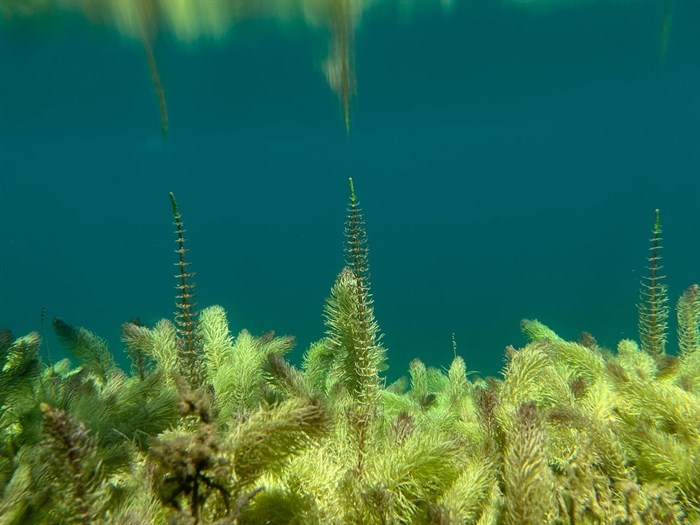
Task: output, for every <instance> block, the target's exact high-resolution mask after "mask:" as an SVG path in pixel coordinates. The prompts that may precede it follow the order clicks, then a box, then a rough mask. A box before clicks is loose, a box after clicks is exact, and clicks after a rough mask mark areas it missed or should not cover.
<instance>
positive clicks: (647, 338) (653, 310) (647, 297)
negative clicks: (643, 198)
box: [637, 209, 668, 356]
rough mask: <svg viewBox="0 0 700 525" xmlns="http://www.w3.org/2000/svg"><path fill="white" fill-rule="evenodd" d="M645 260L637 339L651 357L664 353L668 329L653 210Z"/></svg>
mask: <svg viewBox="0 0 700 525" xmlns="http://www.w3.org/2000/svg"><path fill="white" fill-rule="evenodd" d="M649 252H650V253H649V257H648V258H647V261H648V264H647V271H648V274H647V275H646V276H645V277H644V278H643V279H642V282H641V289H640V292H639V304H638V305H637V309H638V311H639V338H640V342H641V344H642V349H643V350H644V351H646V352H648V353H649V354H651V355H653V356H661V355H663V354H664V353H665V348H666V333H667V328H668V292H667V286H666V283H665V282H664V281H665V279H666V276H665V275H662V273H661V270H662V269H663V266H661V264H660V261H661V219H660V215H659V210H658V209H657V210H656V220H655V221H654V228H653V229H652V237H651V247H650V248H649Z"/></svg>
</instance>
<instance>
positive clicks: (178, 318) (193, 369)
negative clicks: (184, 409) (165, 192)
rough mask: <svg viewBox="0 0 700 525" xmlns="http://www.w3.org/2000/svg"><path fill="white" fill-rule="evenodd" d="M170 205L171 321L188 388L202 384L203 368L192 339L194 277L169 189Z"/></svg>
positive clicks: (195, 324) (183, 230) (194, 304)
mask: <svg viewBox="0 0 700 525" xmlns="http://www.w3.org/2000/svg"><path fill="white" fill-rule="evenodd" d="M170 204H171V205H172V208H173V220H174V224H175V236H176V238H175V242H176V244H177V248H176V249H175V253H177V256H178V261H177V262H176V263H175V266H177V268H178V272H177V275H176V276H175V277H176V279H177V284H176V285H175V288H176V289H177V292H178V293H177V295H176V297H175V324H176V326H177V334H178V360H179V362H180V372H181V373H182V375H183V376H184V377H185V379H186V381H187V383H188V385H189V386H190V388H192V389H196V388H199V387H200V386H202V384H203V382H204V379H203V370H202V366H201V362H200V361H201V359H200V357H199V355H198V352H197V344H196V343H197V342H196V340H195V328H196V326H197V311H196V310H195V306H196V303H195V302H194V298H195V292H194V283H192V282H191V279H192V278H193V277H194V272H190V271H188V269H187V267H188V266H189V264H190V263H189V262H188V261H187V260H186V258H185V254H186V253H187V251H188V250H187V248H185V238H184V233H185V229H184V227H183V224H182V217H181V215H180V210H179V208H178V207H177V202H176V201H175V195H173V193H172V192H170Z"/></svg>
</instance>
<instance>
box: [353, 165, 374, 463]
mask: <svg viewBox="0 0 700 525" xmlns="http://www.w3.org/2000/svg"><path fill="white" fill-rule="evenodd" d="M348 184H349V187H350V204H349V207H348V215H347V219H346V221H345V264H346V266H347V267H348V268H350V269H351V270H352V273H353V276H354V279H353V281H354V288H355V290H354V295H355V301H354V303H355V305H356V306H355V316H356V319H355V323H353V324H355V326H356V327H357V330H356V333H355V337H353V339H355V341H354V344H353V345H352V346H353V347H354V348H353V350H354V352H353V353H354V355H353V358H354V361H355V365H354V366H355V374H354V375H355V377H356V378H357V383H356V385H355V395H356V399H357V411H356V413H355V414H354V421H355V427H356V429H357V437H358V464H357V467H358V471H360V472H361V471H362V465H363V461H364V455H365V448H366V443H365V442H366V439H367V430H368V427H369V425H370V423H371V421H372V419H374V412H375V410H376V405H377V402H378V400H379V392H380V383H379V375H378V371H379V365H380V362H381V360H382V355H381V349H380V346H379V340H380V339H381V335H380V334H379V326H378V325H377V322H376V321H375V319H374V308H373V306H372V303H373V301H372V293H371V289H370V281H369V264H368V254H369V248H368V247H367V232H366V231H365V227H364V225H365V222H364V219H363V217H362V210H361V209H360V206H359V202H358V201H357V197H356V195H355V186H354V184H353V181H352V178H350V179H348Z"/></svg>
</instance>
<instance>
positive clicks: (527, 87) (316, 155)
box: [0, 0, 700, 375]
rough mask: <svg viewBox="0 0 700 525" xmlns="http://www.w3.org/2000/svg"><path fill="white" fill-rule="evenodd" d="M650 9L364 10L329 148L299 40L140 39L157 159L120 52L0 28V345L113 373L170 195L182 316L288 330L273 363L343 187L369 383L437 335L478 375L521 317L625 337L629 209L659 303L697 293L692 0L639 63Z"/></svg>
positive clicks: (142, 302)
mask: <svg viewBox="0 0 700 525" xmlns="http://www.w3.org/2000/svg"><path fill="white" fill-rule="evenodd" d="M531 4H533V5H534V4H536V2H534V1H533V2H531ZM663 15H664V2H663V1H662V0H659V1H656V0H654V1H651V0H638V1H635V0H629V1H626V2H622V1H618V2H590V3H583V2H581V3H578V2H575V1H574V0H569V1H567V2H566V3H565V4H564V5H560V6H558V7H557V8H555V9H528V8H527V6H526V5H521V6H514V5H509V4H507V3H503V2H496V1H495V0H493V1H487V0H479V1H469V0H461V1H459V0H458V1H457V3H456V5H455V6H454V8H453V9H452V10H451V12H445V11H443V10H440V9H439V8H437V7H433V8H426V9H423V10H419V11H417V12H416V13H415V14H414V16H412V17H409V18H407V17H403V16H396V14H395V13H394V12H393V11H392V10H391V9H384V10H382V9H380V10H378V11H376V12H372V11H370V12H368V13H366V14H365V16H364V18H363V20H362V23H361V24H360V27H359V29H358V31H357V34H356V36H355V44H356V49H355V55H356V74H357V82H358V89H357V96H356V98H355V99H354V101H353V106H352V123H351V129H350V133H349V134H348V135H346V133H345V129H344V125H343V122H342V111H341V109H340V105H339V103H338V100H337V98H336V96H335V94H334V93H333V92H332V91H331V90H330V88H329V87H328V85H327V84H326V81H325V78H324V77H323V73H322V71H321V67H320V63H321V61H322V60H323V57H324V55H325V53H326V48H327V35H326V34H325V33H324V32H323V31H321V30H318V29H315V30H312V29H305V28H304V27H303V25H301V24H298V25H295V26H294V27H281V26H280V25H279V24H273V23H264V22H257V23H247V24H244V26H243V27H242V28H240V30H237V31H234V32H233V33H234V34H232V35H231V37H230V38H227V39H225V40H224V41H222V42H207V41H205V42H200V43H199V44H198V45H196V46H186V45H183V44H182V43H179V42H177V41H175V39H174V38H172V37H169V36H168V35H161V36H160V37H159V38H158V39H157V40H156V41H155V42H154V52H155V54H156V58H157V60H158V67H159V71H160V75H161V77H162V80H163V85H164V89H165V94H166V99H167V103H168V111H169V116H170V134H169V136H168V137H167V138H166V139H165V140H164V139H162V138H161V136H160V123H159V117H158V107H157V101H156V97H155V95H154V93H153V89H152V85H151V80H150V76H149V71H148V68H147V63H146V58H145V54H144V51H143V48H142V47H141V45H140V44H139V43H138V42H131V41H127V40H126V39H124V38H123V37H120V36H119V35H118V34H117V32H116V31H115V30H114V29H111V28H109V27H106V26H90V25H89V24H88V23H87V22H85V21H84V20H83V19H82V18H80V17H78V16H77V15H75V16H61V17H54V18H48V19H47V18H46V17H43V18H41V19H40V20H32V19H17V18H15V19H12V20H10V21H3V22H2V23H0V64H2V66H1V67H2V71H1V72H0V184H1V190H0V239H1V241H2V252H1V255H0V256H1V259H0V327H8V328H11V329H12V330H13V331H14V332H15V334H16V335H21V334H23V333H25V332H27V331H30V330H41V311H42V307H45V309H46V316H47V318H49V317H52V316H61V317H63V318H64V319H66V320H67V321H68V322H69V323H73V324H77V325H82V326H85V327H86V328H88V329H90V330H92V331H93V332H95V333H96V334H98V335H101V336H102V337H105V338H107V339H108V340H109V342H110V345H111V347H112V349H113V350H114V351H115V352H116V353H117V354H119V353H120V352H121V343H120V342H119V325H120V324H121V323H122V322H124V321H126V320H128V319H130V318H132V317H134V316H139V317H140V318H141V319H142V320H144V321H146V322H153V321H154V320H155V319H158V318H160V317H164V316H171V313H172V310H173V302H174V299H173V296H174V293H175V292H174V289H173V286H174V279H173V274H174V273H175V269H174V266H173V265H172V264H173V263H174V262H175V254H174V253H173V251H172V250H173V248H174V243H173V240H174V236H173V227H172V225H171V221H172V219H171V215H170V207H169V203H168V192H169V191H173V192H174V193H175V194H176V196H177V198H178V202H179V205H180V209H181V211H182V214H183V218H184V221H185V225H186V228H187V230H188V240H189V247H190V250H191V251H190V253H189V254H188V255H189V258H190V260H191V262H192V268H193V269H194V270H195V271H196V272H197V278H196V284H197V291H198V294H199V297H198V300H199V304H200V305H201V306H206V305H210V304H221V305H223V306H224V307H226V309H227V310H228V311H229V316H230V321H231V324H232V328H233V330H234V332H235V331H238V330H240V329H241V328H244V327H246V328H248V329H250V330H251V331H252V332H253V333H262V332H265V331H267V330H270V329H273V330H275V331H276V332H277V333H288V334H293V335H296V336H297V339H298V346H297V357H298V355H300V354H301V352H302V351H303V350H304V349H305V348H306V347H307V346H308V344H309V343H310V342H311V341H312V340H315V339H317V338H319V337H321V336H322V335H323V331H324V326H323V319H322V307H323V301H324V298H325V297H326V296H327V295H328V292H329V290H330V287H331V285H332V283H333V280H334V277H335V275H336V274H337V273H338V272H339V271H340V269H341V268H342V265H343V261H342V240H343V239H342V232H343V220H344V214H345V207H346V203H347V198H348V196H347V178H348V177H353V178H354V180H355V185H356V189H357V191H358V195H359V198H360V201H361V203H362V205H363V209H364V211H365V216H366V220H367V228H368V234H369V241H370V264H371V269H372V282H373V290H374V295H375V301H376V315H377V318H378V321H379V323H380V326H381V328H382V331H383V332H384V333H385V338H384V342H385V344H386V346H387V347H388V349H389V355H390V363H391V367H392V374H395V375H398V374H400V373H401V372H403V371H404V370H405V368H406V366H407V363H408V361H409V360H410V359H411V358H413V357H420V358H422V359H424V360H425V361H426V362H428V363H429V364H433V365H445V364H447V363H448V362H449V360H450V358H451V356H452V346H451V334H452V333H454V334H455V337H456V340H457V344H458V351H459V353H460V354H462V355H463V356H465V358H466V360H467V364H468V366H469V368H470V369H472V370H478V371H480V372H482V373H488V374H492V373H495V372H497V371H498V370H499V369H500V367H501V363H502V356H503V348H504V347H505V346H506V345H508V344H513V345H515V346H518V345H520V344H521V343H522V342H523V341H522V336H521V335H520V333H519V326H518V323H519V320H520V319H521V318H523V317H535V318H538V319H540V320H541V321H543V322H545V323H546V324H548V325H550V326H551V327H552V328H553V329H555V330H556V331H558V332H559V333H560V334H561V335H562V336H564V337H566V338H570V339H575V338H576V337H577V336H578V334H579V333H580V332H581V331H582V330H587V331H590V332H592V333H593V335H594V336H596V338H597V339H598V341H599V343H601V344H603V345H605V346H609V347H612V346H614V345H615V344H616V342H617V340H619V339H621V338H636V308H635V303H636V301H637V294H638V285H639V280H640V277H641V275H643V272H644V265H645V257H646V256H647V248H648V238H649V236H650V229H651V226H652V222H653V210H654V208H660V209H661V211H662V221H663V225H664V242H665V245H664V255H665V264H666V268H665V271H666V273H667V275H668V284H669V289H670V297H671V300H672V302H675V300H676V298H677V297H678V295H679V294H680V292H681V291H682V290H683V289H684V288H685V287H687V286H689V285H690V284H692V283H693V282H697V281H698V280H700V264H699V263H698V261H700V245H699V244H698V240H699V237H698V231H699V230H700V207H699V205H698V202H699V201H698V197H700V22H698V21H699V20H700V3H698V2H697V1H695V0H676V3H675V7H674V11H673V19H672V26H671V33H670V39H669V42H668V49H667V54H666V56H665V58H664V59H662V58H661V57H660V49H661V38H660V34H661V28H662V24H663ZM670 340H671V341H672V342H673V340H674V338H673V337H671V338H670ZM49 343H50V345H52V351H53V352H54V353H57V352H58V350H57V349H56V348H55V345H56V343H55V341H54V340H53V339H49ZM672 346H673V345H672ZM125 359H126V358H125V357H124V358H123V362H124V361H125Z"/></svg>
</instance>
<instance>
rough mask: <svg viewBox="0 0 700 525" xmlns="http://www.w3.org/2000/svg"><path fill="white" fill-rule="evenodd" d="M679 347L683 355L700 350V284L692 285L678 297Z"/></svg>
mask: <svg viewBox="0 0 700 525" xmlns="http://www.w3.org/2000/svg"><path fill="white" fill-rule="evenodd" d="M676 314H677V317H678V349H679V351H680V355H681V356H688V355H689V354H691V353H693V352H698V351H700V286H698V285H697V284H693V285H691V286H690V287H689V288H688V289H687V290H686V291H685V292H683V294H682V295H681V297H680V299H678V304H677V305H676Z"/></svg>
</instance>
